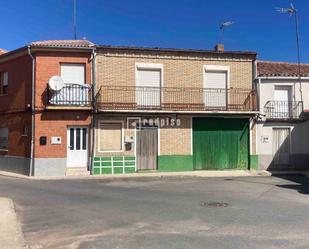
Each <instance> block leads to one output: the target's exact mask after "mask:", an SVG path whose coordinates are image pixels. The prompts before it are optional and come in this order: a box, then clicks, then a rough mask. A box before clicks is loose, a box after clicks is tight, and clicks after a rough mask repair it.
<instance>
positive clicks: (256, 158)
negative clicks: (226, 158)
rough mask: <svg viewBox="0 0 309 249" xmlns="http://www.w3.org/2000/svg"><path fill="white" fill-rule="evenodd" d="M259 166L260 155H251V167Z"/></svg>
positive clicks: (255, 168)
mask: <svg viewBox="0 0 309 249" xmlns="http://www.w3.org/2000/svg"><path fill="white" fill-rule="evenodd" d="M258 166H259V156H258V155H250V169H254V170H257V169H258Z"/></svg>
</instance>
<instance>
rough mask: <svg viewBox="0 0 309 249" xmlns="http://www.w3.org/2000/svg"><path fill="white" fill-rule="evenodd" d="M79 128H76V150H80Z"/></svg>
mask: <svg viewBox="0 0 309 249" xmlns="http://www.w3.org/2000/svg"><path fill="white" fill-rule="evenodd" d="M80 138H81V137H80V128H76V150H80Z"/></svg>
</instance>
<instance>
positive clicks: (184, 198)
mask: <svg viewBox="0 0 309 249" xmlns="http://www.w3.org/2000/svg"><path fill="white" fill-rule="evenodd" d="M0 193H1V194H0V196H3V197H9V198H11V199H13V201H14V203H15V205H16V211H17V215H18V218H19V219H20V220H21V222H22V224H23V225H22V229H23V232H24V235H25V239H26V241H27V243H28V244H29V246H30V248H31V249H40V248H48V249H49V248H52V249H61V248H67V249H69V248H72V249H75V248H79V249H81V248H83V249H94V248H98V249H105V248H106V249H129V248H130V249H131V248H132V249H140V248H145V249H159V248H160V249H161V248H164V249H165V248H166V249H191V248H192V249H206V248H207V249H208V248H209V249H219V248H220V249H221V248H228V249H232V248H237V249H241V248H245V249H248V248H250V249H255V248H268V249H271V248H276V249H279V248H287V249H297V248H306V249H307V248H309V236H308V232H309V195H308V194H309V179H308V178H305V177H300V176H296V177H292V178H290V179H284V178H282V177H239V178H231V179H226V178H177V179H145V180H141V179H139V180H133V179H130V180H125V181H124V180H113V181H106V180H66V181H65V180H55V181H43V180H42V181H35V180H23V179H15V178H9V177H0ZM215 204H219V207H218V206H217V205H215ZM220 205H221V206H220Z"/></svg>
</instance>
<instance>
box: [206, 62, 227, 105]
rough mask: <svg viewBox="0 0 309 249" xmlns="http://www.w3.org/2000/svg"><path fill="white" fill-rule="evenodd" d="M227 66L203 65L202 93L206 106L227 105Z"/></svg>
mask: <svg viewBox="0 0 309 249" xmlns="http://www.w3.org/2000/svg"><path fill="white" fill-rule="evenodd" d="M228 85H229V67H228V66H216V65H206V66H204V84H203V87H204V89H203V95H204V104H205V106H207V107H214V108H225V107H226V105H227V97H228V95H227V90H226V89H227V88H228V87H229V86H228Z"/></svg>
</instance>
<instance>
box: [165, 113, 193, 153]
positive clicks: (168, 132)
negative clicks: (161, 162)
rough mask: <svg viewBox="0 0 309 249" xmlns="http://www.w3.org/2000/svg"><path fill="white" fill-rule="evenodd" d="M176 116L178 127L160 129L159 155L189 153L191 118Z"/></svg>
mask: <svg viewBox="0 0 309 249" xmlns="http://www.w3.org/2000/svg"><path fill="white" fill-rule="evenodd" d="M178 118H179V119H180V126H179V127H178V126H177V127H162V128H161V129H160V155H191V143H192V142H191V139H192V138H191V132H192V130H191V118H190V117H178Z"/></svg>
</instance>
